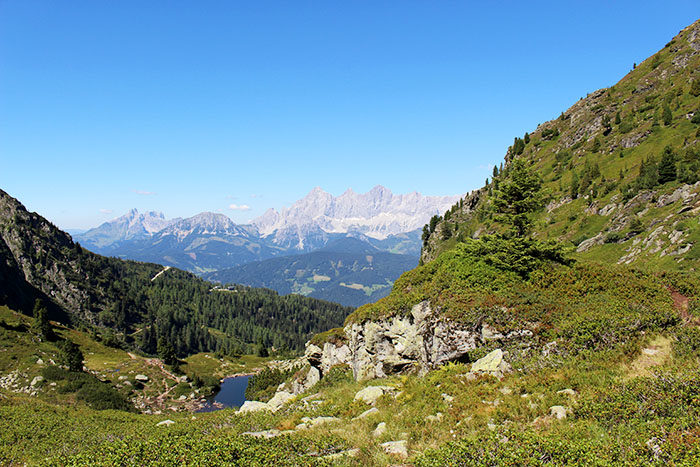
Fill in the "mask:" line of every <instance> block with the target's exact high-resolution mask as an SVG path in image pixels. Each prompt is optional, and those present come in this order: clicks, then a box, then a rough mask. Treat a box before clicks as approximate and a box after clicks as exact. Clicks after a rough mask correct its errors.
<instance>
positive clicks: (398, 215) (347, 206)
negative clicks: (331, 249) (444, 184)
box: [253, 185, 460, 249]
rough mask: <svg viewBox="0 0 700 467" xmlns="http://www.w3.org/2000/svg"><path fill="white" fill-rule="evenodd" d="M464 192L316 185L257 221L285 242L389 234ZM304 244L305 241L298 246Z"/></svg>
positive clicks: (412, 226)
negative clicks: (336, 190)
mask: <svg viewBox="0 0 700 467" xmlns="http://www.w3.org/2000/svg"><path fill="white" fill-rule="evenodd" d="M459 198H460V196H423V195H422V194H420V193H417V192H413V193H407V194H403V195H395V194H393V193H392V192H391V191H390V190H389V189H387V188H385V187H383V186H379V185H378V186H375V187H374V188H372V189H371V190H370V191H368V192H367V193H355V192H354V191H352V190H350V189H348V190H347V191H346V192H345V193H343V194H342V195H340V196H338V197H334V196H333V195H331V194H329V193H326V192H325V191H323V190H322V189H321V188H319V187H316V188H314V189H313V190H312V191H311V192H310V193H309V194H308V195H306V197H304V198H302V199H300V200H299V201H297V202H296V203H294V204H293V205H291V206H290V207H288V208H284V209H282V210H281V211H279V212H278V211H276V210H274V209H269V210H268V211H267V212H266V213H265V214H263V215H262V216H260V217H258V218H257V219H255V220H253V224H254V225H255V226H257V227H258V229H259V230H260V233H261V234H262V235H263V236H273V237H274V242H275V243H276V244H280V245H287V244H289V242H290V241H292V240H296V241H301V242H303V241H304V237H305V236H307V234H308V233H309V232H316V233H317V234H320V233H321V232H323V233H326V234H329V233H348V232H357V233H362V234H364V235H366V236H368V237H371V238H376V239H385V238H387V237H388V236H390V235H396V234H400V233H404V232H410V231H412V230H416V229H420V228H422V227H423V225H425V224H426V222H428V220H429V219H430V217H431V216H433V215H435V214H442V213H443V212H445V210H446V209H448V208H449V207H451V206H452V205H453V204H454V203H455V202H457V201H458V200H459ZM297 246H298V247H299V248H300V249H303V245H297Z"/></svg>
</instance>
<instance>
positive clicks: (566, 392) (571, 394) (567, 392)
mask: <svg viewBox="0 0 700 467" xmlns="http://www.w3.org/2000/svg"><path fill="white" fill-rule="evenodd" d="M557 394H566V395H567V396H575V395H576V391H574V390H573V389H570V388H566V389H562V390H561V391H557Z"/></svg>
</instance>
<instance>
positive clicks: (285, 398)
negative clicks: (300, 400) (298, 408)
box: [267, 391, 294, 412]
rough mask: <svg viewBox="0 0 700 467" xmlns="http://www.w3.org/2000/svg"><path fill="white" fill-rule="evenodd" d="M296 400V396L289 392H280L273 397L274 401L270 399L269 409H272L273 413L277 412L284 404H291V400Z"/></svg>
mask: <svg viewBox="0 0 700 467" xmlns="http://www.w3.org/2000/svg"><path fill="white" fill-rule="evenodd" d="M293 398H294V394H291V393H289V392H287V391H279V392H277V393H275V395H274V396H272V399H270V400H269V401H268V402H267V405H268V407H270V410H272V411H273V412H276V411H277V410H279V409H280V408H281V407H282V406H283V405H284V404H286V403H287V402H289V400H290V399H293Z"/></svg>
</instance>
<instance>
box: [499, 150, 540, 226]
mask: <svg viewBox="0 0 700 467" xmlns="http://www.w3.org/2000/svg"><path fill="white" fill-rule="evenodd" d="M541 190H542V180H541V179H540V177H539V176H538V175H537V174H536V173H535V172H531V171H530V170H528V169H527V166H526V165H525V162H524V161H523V160H522V159H514V160H513V162H512V163H511V164H510V167H509V171H508V177H507V178H506V179H504V180H501V183H500V184H499V187H498V190H495V192H494V198H493V206H494V208H495V209H496V212H497V213H498V214H499V217H500V218H501V219H503V220H504V221H505V222H506V223H507V224H509V225H510V226H511V229H510V230H511V231H510V233H511V235H514V236H516V237H524V236H526V235H527V234H528V233H529V231H530V228H531V226H532V220H531V216H532V214H533V213H534V212H535V211H537V210H538V209H539V208H540V207H542V205H543V202H544V201H543V197H542V194H541Z"/></svg>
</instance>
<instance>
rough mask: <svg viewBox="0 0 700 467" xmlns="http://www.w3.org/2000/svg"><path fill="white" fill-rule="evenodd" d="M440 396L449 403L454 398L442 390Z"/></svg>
mask: <svg viewBox="0 0 700 467" xmlns="http://www.w3.org/2000/svg"><path fill="white" fill-rule="evenodd" d="M442 398H443V399H444V400H445V402H447V403H450V402H452V401H453V400H455V398H454V397H453V396H450V395H449V394H445V393H444V392H443V393H442Z"/></svg>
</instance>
